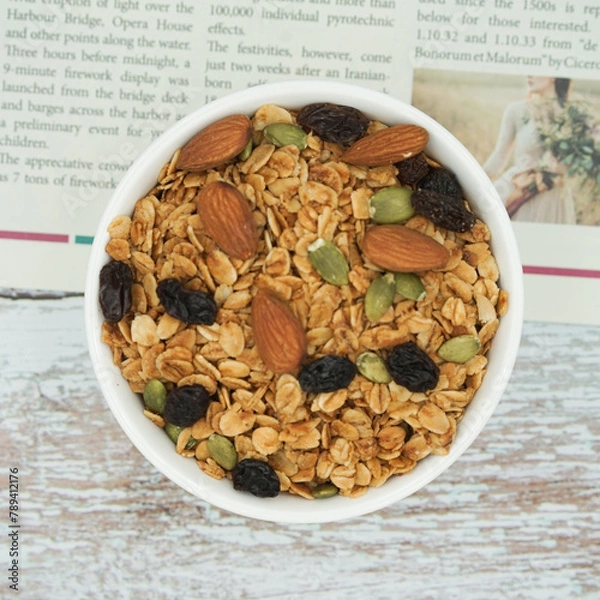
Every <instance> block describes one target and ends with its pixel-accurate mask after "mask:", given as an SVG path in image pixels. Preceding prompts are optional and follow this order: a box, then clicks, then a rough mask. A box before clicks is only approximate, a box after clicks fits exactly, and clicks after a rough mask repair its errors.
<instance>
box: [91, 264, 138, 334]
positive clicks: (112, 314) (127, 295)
mask: <svg viewBox="0 0 600 600" xmlns="http://www.w3.org/2000/svg"><path fill="white" fill-rule="evenodd" d="M132 285H133V273H132V272H131V267H130V266H129V265H128V264H127V263H124V262H120V261H118V260H112V261H110V262H109V263H107V264H105V265H104V266H103V267H102V269H101V270H100V289H99V301H100V308H101V309H102V314H103V315H104V318H105V319H106V320H107V321H108V322H109V323H117V322H118V321H120V320H121V319H122V318H123V317H124V316H125V315H126V314H127V313H128V312H129V311H130V310H131V286H132Z"/></svg>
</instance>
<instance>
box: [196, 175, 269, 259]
mask: <svg viewBox="0 0 600 600" xmlns="http://www.w3.org/2000/svg"><path fill="white" fill-rule="evenodd" d="M196 206H197V208H198V214H199V215H200V218H201V219H202V224H203V225H204V229H205V231H206V233H207V234H208V235H209V236H210V237H211V238H212V239H213V240H214V241H215V242H216V244H218V245H219V246H220V248H221V249H222V250H223V251H224V252H226V253H227V254H229V255H230V256H232V257H233V258H239V259H241V260H247V259H249V258H252V257H253V256H254V255H255V254H256V247H257V243H258V231H257V228H256V223H255V221H254V217H253V215H252V208H251V207H250V202H249V201H248V199H247V198H246V197H245V196H244V195H243V194H242V193H241V192H240V191H239V190H238V189H237V188H236V187H234V186H233V185H231V184H229V183H225V182H224V181H215V182H213V183H210V184H208V185H207V186H206V187H204V188H202V189H201V190H200V191H199V192H198V194H197V196H196Z"/></svg>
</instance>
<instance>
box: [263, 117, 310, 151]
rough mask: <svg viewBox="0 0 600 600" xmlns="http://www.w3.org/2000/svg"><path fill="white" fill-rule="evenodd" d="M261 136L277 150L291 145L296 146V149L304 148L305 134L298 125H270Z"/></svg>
mask: <svg viewBox="0 0 600 600" xmlns="http://www.w3.org/2000/svg"><path fill="white" fill-rule="evenodd" d="M263 135H264V136H265V139H266V140H267V142H269V143H270V144H274V145H275V146H277V147H278V148H281V147H282V146H289V145H290V144H293V145H294V146H298V149H300V150H304V148H306V138H307V134H306V132H305V131H304V129H302V127H298V125H291V124H290V123H270V124H269V125H267V126H266V127H265V128H264V129H263Z"/></svg>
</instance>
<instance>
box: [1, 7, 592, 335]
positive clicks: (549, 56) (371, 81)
mask: <svg viewBox="0 0 600 600" xmlns="http://www.w3.org/2000/svg"><path fill="white" fill-rule="evenodd" d="M0 14H1V15H2V28H1V30H0V35H1V36H2V40H1V47H2V52H3V60H2V73H1V76H0V77H1V90H2V94H1V95H0V210H1V212H0V215H1V216H0V251H1V252H2V255H3V257H4V258H3V259H2V260H1V261H0V287H4V288H28V289H45V290H65V291H76V292H81V291H82V290H83V286H84V280H85V271H86V266H87V259H88V255H89V249H90V244H91V242H92V240H93V236H94V232H95V230H96V225H97V223H98V221H99V218H100V215H101V214H102V212H103V210H104V208H105V206H106V204H107V202H108V200H109V198H110V196H111V193H112V190H113V189H114V188H115V186H116V185H117V183H118V182H119V180H120V178H121V177H122V176H123V174H124V173H125V171H126V170H127V168H128V166H129V165H130V164H131V162H132V161H133V160H134V159H135V158H136V157H137V156H138V155H139V154H140V153H141V152H142V151H143V150H144V148H145V147H146V146H147V145H148V144H149V143H150V142H151V141H152V140H153V139H154V138H156V137H157V136H158V135H160V133H161V132H162V131H164V130H165V129H166V128H167V127H169V126H170V125H172V124H173V123H174V122H175V121H176V120H178V119H179V118H181V117H182V116H184V115H186V114H187V113H189V112H190V111H192V110H194V109H196V108H198V107H200V106H202V105H204V104H206V103H207V102H210V101H211V100H213V99H216V98H219V97H220V96H223V95H224V94H227V93H230V92H232V91H235V90H239V89H242V88H245V87H248V86H253V85H257V84H260V83H266V82H271V81H281V80H289V79H303V78H310V79H321V78H322V79H330V80H337V81H344V82H347V83H354V84H358V85H362V86H366V87H369V88H372V89H376V90H380V91H382V92H384V93H387V94H390V95H392V96H394V97H396V98H398V99H400V100H403V101H405V102H411V103H413V104H414V105H415V106H417V107H418V108H420V109H422V110H424V111H425V112H427V113H429V114H430V115H431V116H432V117H434V118H436V119H437V120H438V121H440V122H441V123H442V125H444V126H446V128H448V129H449V130H450V131H451V132H452V133H454V134H455V136H456V137H458V139H460V140H461V141H462V142H463V144H465V146H466V147H467V148H468V149H469V150H470V151H471V152H472V153H473V154H474V155H475V157H476V158H478V160H480V161H481V163H482V164H483V165H485V167H486V170H489V174H490V177H492V179H494V178H497V180H498V186H499V190H500V187H501V186H504V187H503V188H502V190H500V191H501V195H503V194H504V195H505V200H506V201H507V203H508V202H509V199H510V201H511V202H512V201H515V200H518V201H520V202H522V206H518V207H517V205H513V209H514V216H513V218H514V226H515V231H516V234H517V238H518V241H519V245H520V250H521V254H522V260H523V264H524V269H525V279H526V318H527V319H530V320H548V321H559V322H560V321H563V322H573V323H589V324H600V306H599V304H600V228H599V227H598V226H599V225H600V177H598V172H599V169H600V165H599V164H598V162H599V161H598V158H599V156H600V154H599V153H600V139H599V138H600V125H599V123H600V114H599V112H600V58H599V56H600V51H599V42H598V40H599V39H600V35H599V33H600V5H598V3H597V2H595V1H593V0H588V1H587V2H575V1H574V0H573V1H568V0H408V1H407V0H402V1H400V0H252V1H249V0H248V1H246V2H242V1H241V0H238V1H237V2H235V1H231V0H220V1H219V2H216V1H214V2H201V1H193V0H189V1H176V2H173V3H171V2H166V1H165V0H163V1H161V0H150V1H145V0H69V1H67V0H56V1H53V2H42V0H23V1H20V2H17V1H16V0H0ZM557 79H560V80H561V81H568V86H569V89H568V94H567V96H565V98H564V102H563V98H562V97H561V98H560V100H561V102H560V103H557V101H556V99H555V97H552V96H551V95H550V96H549V95H547V94H546V92H543V93H541V92H536V91H535V90H534V91H532V89H531V85H532V81H534V80H535V81H537V82H540V81H543V80H552V81H553V82H554V81H556V80H557ZM546 83H547V81H546ZM547 89H549V88H547ZM540 98H541V99H544V100H547V99H548V98H550V102H548V103H547V104H548V105H549V106H550V105H551V106H552V107H553V108H552V110H553V111H554V112H552V113H547V112H544V111H543V110H542V109H539V111H538V112H540V114H539V115H537V114H534V113H533V112H532V111H531V110H529V109H528V108H527V107H528V106H530V105H533V104H532V102H531V101H532V100H535V99H540ZM534 104H535V106H536V107H541V106H545V104H544V103H542V102H535V103H534ZM557 104H558V105H560V106H559V108H561V109H564V110H562V112H561V111H560V110H558V109H557ZM536 110H537V109H536ZM519 111H520V112H519ZM548 114H551V117H549V116H548ZM561 119H562V120H561ZM557 123H560V124H561V125H560V127H559V126H557V125H556V124H557ZM582 124H583V125H582ZM577 127H579V129H577ZM520 128H524V129H527V130H528V135H529V143H530V146H531V147H529V149H527V148H525V149H524V140H523V138H522V137H519V136H520V131H521V129H520ZM532 136H533V137H532ZM542 139H543V143H544V144H545V146H544V147H543V148H541V147H536V148H534V149H533V150H532V147H534V146H535V144H537V143H538V142H539V143H542V142H541V140H542ZM561 143H562V146H560V144H561ZM526 145H527V144H525V146H526ZM561 152H562V154H561ZM524 154H525V155H526V156H525V157H524ZM557 154H558V155H559V156H558V157H557V156H556V155H557ZM569 157H570V158H569ZM538 159H539V160H538ZM511 169H512V170H511ZM528 170H530V171H531V172H529V173H527V171H528ZM515 176H517V177H516V179H515ZM528 186H529V187H528ZM526 196H529V197H528V198H526V199H525V197H526ZM544 198H547V199H548V202H547V203H544V202H542V200H543V199H544ZM536 206H537V207H538V208H536ZM549 207H550V208H549Z"/></svg>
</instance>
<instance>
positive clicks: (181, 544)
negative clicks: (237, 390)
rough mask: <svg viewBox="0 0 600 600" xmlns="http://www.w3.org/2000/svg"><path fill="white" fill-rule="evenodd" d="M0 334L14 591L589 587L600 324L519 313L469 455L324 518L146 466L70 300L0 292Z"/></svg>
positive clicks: (544, 594)
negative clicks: (279, 510) (249, 515)
mask: <svg viewBox="0 0 600 600" xmlns="http://www.w3.org/2000/svg"><path fill="white" fill-rule="evenodd" d="M0 331H2V349H1V350H0V384H1V386H2V403H1V404H0V406H1V421H0V422H1V427H2V438H1V441H0V456H1V457H2V458H1V459H0V462H1V463H2V470H3V473H4V475H3V478H2V480H3V485H2V490H3V495H4V498H5V500H4V502H6V505H8V493H7V491H6V490H7V475H6V474H7V473H8V467H9V466H17V467H18V468H19V474H20V507H21V522H22V523H23V527H22V532H21V538H20V539H21V546H22V551H23V556H22V562H21V567H22V574H21V579H20V588H21V590H20V593H19V594H18V597H19V598H27V599H35V600H38V599H50V598H51V599H53V600H61V599H63V598H64V599H69V600H72V599H74V598H76V599H81V598H93V599H97V598H111V599H114V598H125V599H128V598H132V599H133V598H135V599H138V598H144V597H147V598H153V599H154V598H159V599H163V598H164V599H177V600H181V599H182V598H188V597H194V598H201V599H203V600H204V599H217V600H218V599H227V600H229V599H232V600H237V599H246V598H247V599H257V600H258V599H275V598H285V599H286V600H287V599H296V598H297V599H303V598H310V599H311V600H330V599H332V598H333V599H337V598H340V599H344V600H354V599H356V600H358V599H360V600H363V599H364V598H365V597H370V598H373V599H379V598H381V599H388V598H389V599H392V600H394V599H396V598H413V599H419V600H420V599H438V598H439V599H442V598H443V599H454V598H457V599H458V598H460V599H461V600H481V599H484V598H485V599H496V598H498V599H513V598H535V599H538V598H540V599H544V600H545V599H554V598H556V599H561V600H564V599H571V598H577V599H579V598H590V599H591V598H598V597H600V569H599V567H598V564H599V561H598V559H599V553H598V548H599V547H600V499H599V498H600V496H599V494H598V487H599V483H600V466H599V465H600V461H598V454H599V452H600V391H599V386H598V381H599V375H598V373H599V372H600V328H593V327H584V326H567V325H556V324H541V323H527V324H526V326H525V331H524V336H523V340H522V344H521V350H520V355H519V358H518V362H517V366H516V369H515V372H514V375H513V378H512V380H511V382H510V383H509V386H508V389H507V391H506V393H505V395H504V398H503V400H502V402H501V403H500V405H499V407H498V409H497V411H496V413H495V414H494V416H493V417H492V419H491V421H490V422H489V424H488V426H487V427H486V429H485V430H484V432H483V434H482V435H481V436H480V437H479V438H478V440H477V441H476V442H475V443H474V445H473V446H472V447H471V448H470V449H469V450H468V451H467V453H466V454H465V455H464V456H463V457H462V458H461V459H460V460H459V461H458V462H457V463H455V464H454V465H453V467H452V468H451V469H450V470H449V471H448V472H446V473H445V474H443V475H442V476H440V477H439V478H438V479H437V480H436V481H434V482H433V483H432V484H430V485H429V486H428V487H427V488H425V489H424V490H422V491H421V492H419V493H418V494H416V495H414V496H412V497H411V498H408V499H407V500H405V501H403V502H400V503H398V504H397V505H394V506H392V507H390V508H388V509H385V510H382V511H379V512H377V513H374V514H371V515H368V516H365V517H362V518H357V519H352V520H349V521H346V522H341V523H334V524H325V525H276V524H271V523H265V522H258V521H252V520H249V519H245V518H242V517H238V516H235V515H232V514H229V513H226V512H224V511H221V510H218V509H215V508H213V507H210V506H207V505H206V504H205V503H203V502H202V501H200V500H197V499H196V498H194V497H193V496H191V495H189V494H188V493H186V492H184V491H183V490H181V489H179V488H178V487H176V486H175V485H174V484H173V483H171V482H170V481H168V480H167V479H166V478H165V477H164V476H162V475H161V474H158V473H157V472H155V470H154V469H153V468H152V466H151V465H150V464H149V463H148V462H147V461H146V460H145V459H144V458H143V457H142V456H141V455H140V454H139V452H138V451H137V450H136V449H135V448H134V447H133V446H132V445H131V443H130V442H129V441H128V440H127V439H126V437H125V435H124V434H123V433H122V432H121V429H120V428H119V426H118V425H117V424H116V422H115V420H114V419H113V417H112V415H111V413H110V411H109V410H108V408H107V406H106V404H105V403H104V400H103V398H102V396H101V394H100V392H99V388H98V386H97V384H96V381H95V378H94V375H93V371H92V368H91V364H90V360H89V358H88V354H87V349H86V345H85V335H84V326H83V299H82V298H81V297H79V296H75V297H72V296H66V297H59V298H56V299H52V298H45V297H37V298H35V297H34V298H18V299H14V298H10V297H5V298H0ZM2 514H6V513H5V511H3V512H2ZM3 537H4V536H3ZM6 548H8V545H7V546H6ZM7 553H8V550H6V551H4V550H2V556H3V560H2V567H3V572H4V568H5V565H7V564H8V558H7ZM1 579H2V586H4V587H3V588H2V589H1V591H0V597H2V598H4V597H7V598H8V597H13V596H11V595H9V592H10V590H8V583H7V580H6V579H5V577H4V576H3V577H2V578H1ZM14 596H15V597H17V595H16V594H15V595H14Z"/></svg>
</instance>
